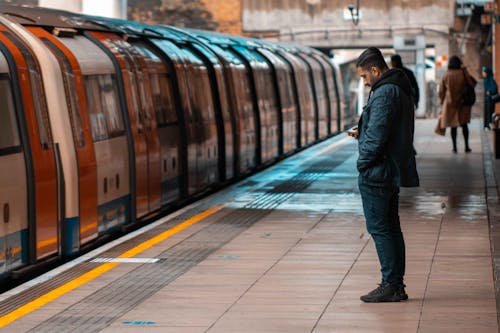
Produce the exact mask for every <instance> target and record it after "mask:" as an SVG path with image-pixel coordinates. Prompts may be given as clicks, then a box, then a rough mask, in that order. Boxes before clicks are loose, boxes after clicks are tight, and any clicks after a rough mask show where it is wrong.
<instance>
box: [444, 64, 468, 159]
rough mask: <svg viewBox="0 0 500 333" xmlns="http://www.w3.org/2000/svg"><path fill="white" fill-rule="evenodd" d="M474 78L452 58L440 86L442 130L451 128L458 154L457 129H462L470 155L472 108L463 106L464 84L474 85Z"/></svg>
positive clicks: (455, 150)
mask: <svg viewBox="0 0 500 333" xmlns="http://www.w3.org/2000/svg"><path fill="white" fill-rule="evenodd" d="M474 82H475V80H474V78H472V76H471V75H470V74H469V72H468V71H467V69H466V68H465V67H463V66H462V61H461V60H460V58H459V57H457V56H452V57H451V58H450V60H449V62H448V70H447V71H446V72H445V74H444V76H443V79H442V80H441V82H440V84H439V99H440V100H441V105H442V109H441V113H440V123H439V127H440V128H446V127H451V140H452V143H453V152H454V153H455V154H456V153H457V127H458V126H461V127H462V132H463V135H464V141H465V152H466V153H470V152H471V149H470V147H469V127H468V126H467V124H468V123H469V122H470V116H471V106H467V105H463V104H462V90H463V87H464V84H469V85H474Z"/></svg>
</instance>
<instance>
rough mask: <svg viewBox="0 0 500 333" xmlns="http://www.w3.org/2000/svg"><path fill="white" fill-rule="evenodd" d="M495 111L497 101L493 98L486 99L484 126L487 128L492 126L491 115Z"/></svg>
mask: <svg viewBox="0 0 500 333" xmlns="http://www.w3.org/2000/svg"><path fill="white" fill-rule="evenodd" d="M493 112H495V103H494V102H493V101H492V100H491V98H488V97H487V98H485V99H484V115H483V116H484V117H483V126H484V127H485V128H486V127H487V128H489V127H490V123H491V115H492V114H493Z"/></svg>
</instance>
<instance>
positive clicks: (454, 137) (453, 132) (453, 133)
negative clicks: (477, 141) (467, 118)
mask: <svg viewBox="0 0 500 333" xmlns="http://www.w3.org/2000/svg"><path fill="white" fill-rule="evenodd" d="M460 126H462V133H463V134H464V142H465V149H470V148H469V126H467V123H465V124H463V125H460ZM450 133H451V142H452V143H453V150H454V151H457V128H456V127H452V128H451V131H450Z"/></svg>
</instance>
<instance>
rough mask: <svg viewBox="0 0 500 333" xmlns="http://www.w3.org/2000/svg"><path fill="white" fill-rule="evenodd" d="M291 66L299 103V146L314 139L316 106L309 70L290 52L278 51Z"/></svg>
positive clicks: (310, 142)
mask: <svg viewBox="0 0 500 333" xmlns="http://www.w3.org/2000/svg"><path fill="white" fill-rule="evenodd" d="M279 54H280V55H281V56H282V57H283V58H285V59H286V60H287V61H288V62H289V63H290V64H291V65H292V68H293V73H294V79H295V89H296V95H297V98H298V102H299V105H300V146H301V147H306V146H308V145H310V144H312V143H313V141H314V128H315V126H314V117H315V113H316V111H315V110H316V106H315V104H314V94H313V90H312V85H311V81H310V78H309V72H308V69H307V67H306V64H305V63H304V62H303V61H302V60H301V59H300V58H298V57H297V56H295V55H293V54H292V53H290V52H285V51H280V52H279Z"/></svg>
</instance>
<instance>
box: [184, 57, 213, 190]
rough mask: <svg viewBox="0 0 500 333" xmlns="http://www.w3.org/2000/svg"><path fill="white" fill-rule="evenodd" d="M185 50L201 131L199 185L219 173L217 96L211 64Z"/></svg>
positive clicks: (207, 182) (196, 121) (192, 102)
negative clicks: (215, 94)
mask: <svg viewBox="0 0 500 333" xmlns="http://www.w3.org/2000/svg"><path fill="white" fill-rule="evenodd" d="M182 51H183V52H184V54H185V58H186V59H187V61H186V68H187V72H188V73H189V85H188V91H189V97H190V101H191V106H192V112H193V114H192V116H193V118H194V121H195V124H196V125H195V127H196V128H197V130H198V133H199V134H200V140H201V141H200V143H201V145H200V146H199V147H201V151H199V152H198V158H197V166H198V168H197V178H198V179H199V184H200V186H201V187H200V189H202V190H203V189H205V188H206V187H208V186H210V185H213V184H215V183H216V182H218V181H219V177H218V161H219V159H218V154H219V151H218V149H217V146H218V137H217V124H216V119H215V104H214V96H213V95H212V89H211V82H210V79H209V75H208V68H207V66H206V65H205V63H203V61H201V59H200V58H199V57H197V56H196V54H195V53H193V52H192V51H191V50H189V49H188V48H182Z"/></svg>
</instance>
